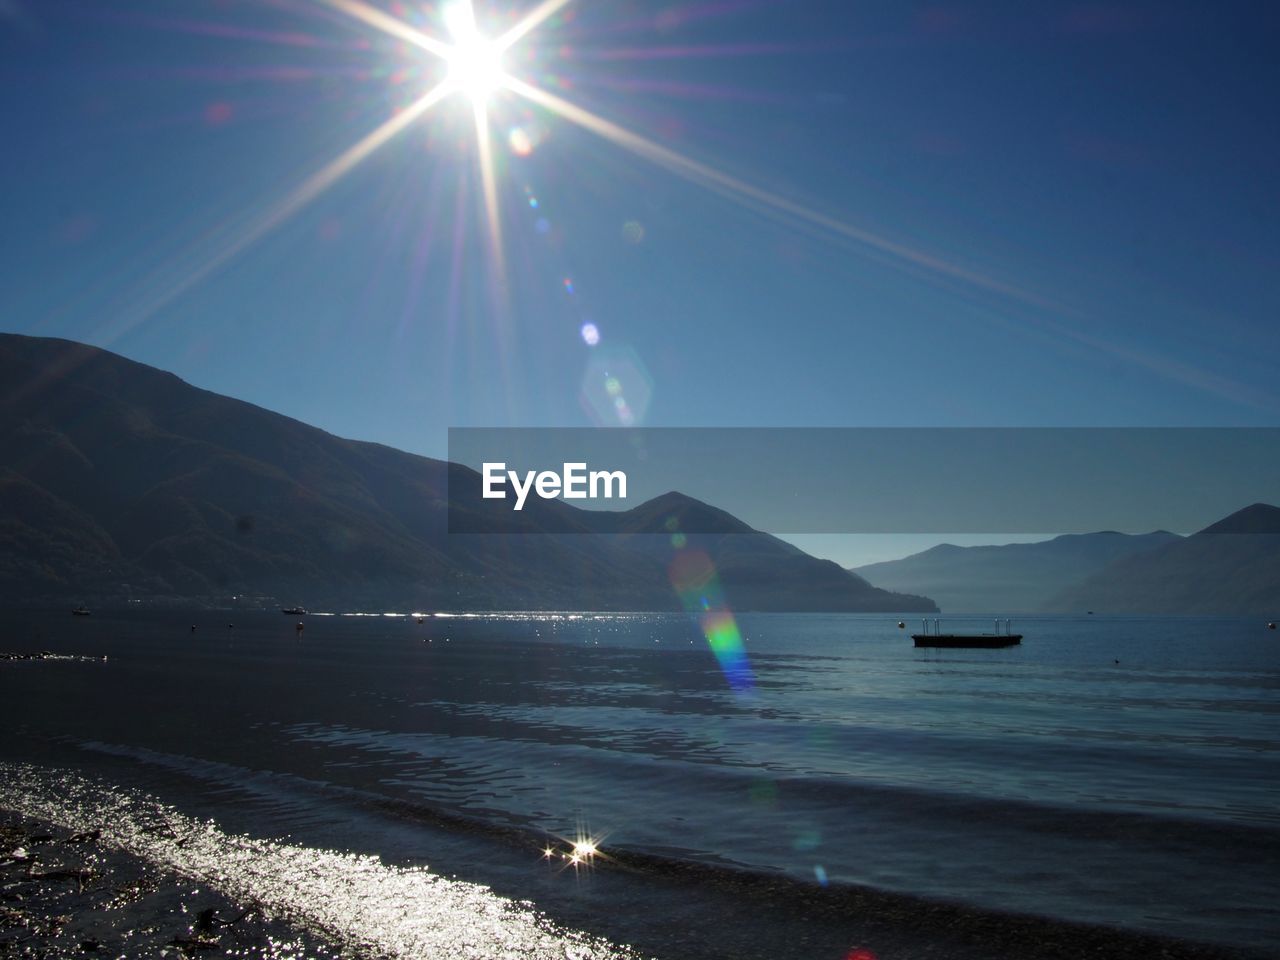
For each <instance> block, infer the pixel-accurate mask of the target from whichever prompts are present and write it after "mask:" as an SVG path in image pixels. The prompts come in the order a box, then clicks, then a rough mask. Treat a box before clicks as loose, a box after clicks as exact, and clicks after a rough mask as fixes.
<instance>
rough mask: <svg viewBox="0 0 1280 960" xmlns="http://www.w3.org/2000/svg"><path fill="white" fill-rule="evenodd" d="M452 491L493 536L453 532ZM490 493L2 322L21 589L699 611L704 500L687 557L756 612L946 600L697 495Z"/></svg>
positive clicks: (7, 536)
mask: <svg viewBox="0 0 1280 960" xmlns="http://www.w3.org/2000/svg"><path fill="white" fill-rule="evenodd" d="M450 489H452V490H453V493H454V497H453V499H452V508H453V509H454V510H458V511H462V512H463V513H464V514H465V515H467V516H468V518H469V522H468V524H467V529H468V530H476V531H481V532H478V533H474V534H471V533H468V534H467V535H457V534H455V535H452V536H451V535H449V534H448V533H447V530H448V525H447V523H448V507H449V500H448V497H447V492H448V491H449V490H450ZM480 489H481V485H480V480H479V477H478V476H477V475H476V474H475V473H474V471H471V470H469V469H467V468H465V467H461V466H458V465H456V464H450V463H446V462H443V461H439V460H432V459H429V458H425V457H419V456H414V455H412V454H407V453H403V452H401V451H398V450H394V449H391V448H390V447H386V446H382V445H379V444H374V443H364V442H359V441H354V440H344V439H341V438H339V437H334V436H332V435H330V434H328V433H325V432H324V431H322V430H319V429H316V428H314V427H310V426H307V425H306V424H303V423H300V422H298V421H296V420H292V419H290V418H288V417H284V416H281V415H279V414H275V413H271V412H269V411H267V410H263V409H261V408H259V407H255V406H253V405H251V404H248V403H244V402H242V401H239V400H234V399H231V398H229V397H224V396H219V395H218V394H214V393H210V392H208V391H205V390H200V389H197V388H195V387H192V386H190V385H189V384H187V383H184V382H183V381H182V380H180V379H178V378H177V377H175V376H173V375H172V374H169V373H165V372H162V371H160V370H156V369H154V368H152V367H148V366H145V365H143V364H140V363H135V362H133V361H130V360H127V359H125V358H123V357H120V356H117V355H115V354H112V353H109V352H107V351H104V350H100V349H97V348H94V347H89V346H85V345H82V344H77V343H72V342H69V341H65V340H54V339H46V338H35V337H24V336H17V335H0V603H8V604H12V603H39V602H50V601H57V602H62V601H65V600H68V599H74V600H77V601H78V600H90V601H92V600H95V599H96V600H97V601H98V602H108V603H109V602H123V601H124V600H125V599H151V600H197V601H200V602H209V603H225V602H226V601H227V600H228V599H229V598H231V597H233V596H240V597H246V596H247V597H252V598H258V599H259V600H260V601H261V602H266V603H270V602H274V601H278V602H282V603H291V604H292V603H302V604H304V605H307V606H315V607H346V608H376V607H378V606H381V605H393V606H394V607H395V608H396V609H404V608H406V607H417V608H444V609H459V608H469V609H548V608H561V609H633V610H634V609H651V610H671V609H679V599H678V598H677V597H676V595H675V592H674V590H673V589H672V586H671V584H670V583H669V582H668V575H667V570H668V565H669V564H670V562H671V559H672V556H673V553H674V550H675V547H674V546H673V544H672V532H673V528H674V529H678V527H679V525H680V521H681V519H682V518H688V517H690V516H692V515H693V514H694V513H696V514H697V516H698V518H699V523H700V529H709V530H714V531H717V532H715V533H712V534H700V535H698V536H696V537H695V536H691V537H688V538H687V541H686V543H685V546H684V549H701V550H705V551H706V552H707V553H708V554H709V555H710V556H711V558H712V560H713V561H714V563H715V565H716V569H717V571H718V575H719V578H720V582H721V584H722V586H723V588H724V590H725V593H726V596H727V598H728V600H729V602H730V603H731V604H732V605H733V606H734V607H735V608H737V609H740V610H746V609H763V610H770V609H771V610H931V609H933V604H932V603H931V602H930V601H928V600H925V599H923V598H920V597H907V596H899V595H897V594H892V593H889V592H886V591H883V590H878V589H876V588H874V587H871V586H870V585H868V584H867V583H866V582H865V581H864V580H862V579H861V578H859V577H857V576H854V575H852V574H849V573H847V572H846V571H844V570H841V569H840V568H839V567H838V566H837V565H836V564H833V563H830V562H829V561H823V560H818V559H815V558H813V557H810V556H808V555H807V554H805V553H803V552H801V551H800V550H798V549H796V548H795V547H793V546H791V545H790V544H787V543H784V542H783V541H781V540H778V539H777V538H775V537H772V536H769V535H767V534H763V533H758V532H754V531H751V529H750V528H749V527H748V526H747V525H746V524H743V523H742V522H741V521H739V520H737V519H735V518H733V517H731V516H730V515H729V514H726V513H723V511H718V510H716V509H715V508H714V507H710V506H708V505H706V504H703V503H700V502H698V501H696V500H692V499H691V498H688V497H684V496H682V495H681V494H678V493H671V494H666V495H664V496H663V497H659V498H657V499H655V500H653V501H650V502H648V503H645V504H642V505H640V506H638V507H635V508H633V509H631V510H628V511H625V512H620V513H604V512H589V511H583V510H579V509H577V508H575V507H571V506H569V505H568V504H565V503H563V502H562V501H541V500H536V499H531V500H530V502H529V503H528V504H527V505H526V508H525V509H524V510H523V511H522V512H521V513H519V514H516V513H513V512H512V511H510V510H499V509H497V507H496V505H495V503H494V502H493V501H483V500H482V499H481V498H480ZM544 530H555V531H557V532H556V533H543V532H540V531H544ZM566 530H567V531H569V532H568V533H566V532H564V531H566ZM720 531H722V532H720ZM517 532H523V533H525V534H531V535H515V533H517Z"/></svg>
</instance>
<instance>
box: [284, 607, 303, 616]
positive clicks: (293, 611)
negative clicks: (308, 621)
mask: <svg viewBox="0 0 1280 960" xmlns="http://www.w3.org/2000/svg"><path fill="white" fill-rule="evenodd" d="M280 612H281V613H287V614H288V615H289V616H291V617H303V616H306V614H307V611H306V610H305V609H303V608H302V607H281V608H280Z"/></svg>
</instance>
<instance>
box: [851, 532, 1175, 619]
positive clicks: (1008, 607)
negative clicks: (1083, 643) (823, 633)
mask: <svg viewBox="0 0 1280 960" xmlns="http://www.w3.org/2000/svg"><path fill="white" fill-rule="evenodd" d="M1181 539H1182V538H1181V537H1179V536H1178V535H1177V534H1173V533H1167V532H1165V531H1163V530H1160V531H1157V532H1155V533H1147V534H1142V535H1140V536H1129V535H1126V534H1122V533H1113V532H1103V533H1086V534H1068V535H1066V536H1061V537H1055V538H1053V539H1052V540H1044V541H1041V542H1039V543H1009V544H1003V545H998V546H980V547H957V546H955V545H953V544H949V543H944V544H939V545H938V546H936V547H932V548H930V549H928V550H925V551H923V552H922V553H916V554H912V555H911V556H909V557H904V558H903V559H901V560H889V561H886V562H883V563H872V564H868V565H866V566H862V567H857V568H855V569H854V570H853V572H854V573H857V574H858V575H860V576H862V577H864V578H865V579H866V580H868V581H869V582H871V583H874V584H875V585H876V586H878V587H883V588H884V589H886V590H896V591H904V592H908V593H919V594H924V595H925V596H928V597H931V598H932V599H933V600H934V601H935V602H936V603H937V604H938V606H939V607H940V608H941V609H942V611H943V612H944V613H999V614H1014V613H1031V612H1048V611H1049V610H1053V609H1061V610H1069V611H1072V612H1075V611H1077V610H1079V609H1080V608H1079V606H1078V605H1074V606H1064V607H1060V608H1056V607H1054V606H1053V603H1054V598H1055V597H1057V596H1058V595H1059V594H1061V593H1062V591H1063V588H1064V586H1065V585H1067V584H1071V583H1075V582H1078V581H1080V580H1083V579H1085V578H1086V577H1089V576H1091V575H1092V574H1094V573H1097V572H1098V571H1100V570H1102V569H1103V568H1105V567H1106V566H1107V565H1108V564H1110V563H1112V562H1114V561H1116V560H1119V559H1121V558H1124V557H1130V556H1134V555H1140V554H1144V553H1146V552H1148V551H1150V550H1153V549H1156V548H1158V547H1162V546H1165V545H1167V544H1170V543H1173V542H1175V541H1178V540H1181ZM1062 602H1066V600H1065V598H1064V600H1063V601H1062Z"/></svg>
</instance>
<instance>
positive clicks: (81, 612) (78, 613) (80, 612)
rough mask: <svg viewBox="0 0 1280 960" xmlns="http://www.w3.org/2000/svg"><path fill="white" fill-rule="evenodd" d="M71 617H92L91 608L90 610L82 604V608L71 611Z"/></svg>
mask: <svg viewBox="0 0 1280 960" xmlns="http://www.w3.org/2000/svg"><path fill="white" fill-rule="evenodd" d="M71 615H72V616H73V617H88V616H91V614H90V611H89V608H88V607H86V606H85V605H84V604H83V603H82V604H80V606H78V607H76V608H75V609H74V610H72V611H71Z"/></svg>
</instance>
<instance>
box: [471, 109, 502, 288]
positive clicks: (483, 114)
mask: <svg viewBox="0 0 1280 960" xmlns="http://www.w3.org/2000/svg"><path fill="white" fill-rule="evenodd" d="M472 108H473V113H474V114H475V120H476V155H477V156H478V157H479V160H480V189H481V193H482V194H483V196H484V218H485V226H486V228H487V234H486V236H487V240H488V245H489V256H490V258H491V260H490V262H491V263H492V265H493V269H494V271H495V275H496V286H497V289H498V290H499V291H501V289H502V288H503V285H504V283H505V278H506V262H505V257H504V255H503V251H502V219H501V216H500V212H499V210H498V184H497V178H496V176H495V175H494V170H493V144H492V140H491V139H490V136H489V110H488V107H486V106H485V103H484V101H483V100H481V99H477V100H475V101H473V103H472Z"/></svg>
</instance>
